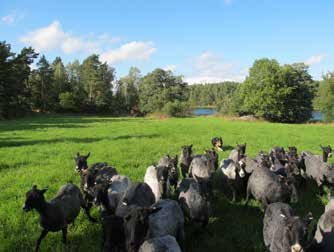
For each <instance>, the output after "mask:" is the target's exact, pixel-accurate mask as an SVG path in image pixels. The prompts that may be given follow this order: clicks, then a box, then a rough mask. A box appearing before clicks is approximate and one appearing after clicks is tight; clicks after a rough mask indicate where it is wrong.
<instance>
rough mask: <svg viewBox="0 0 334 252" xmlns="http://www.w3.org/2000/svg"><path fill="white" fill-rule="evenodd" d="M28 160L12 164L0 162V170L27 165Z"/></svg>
mask: <svg viewBox="0 0 334 252" xmlns="http://www.w3.org/2000/svg"><path fill="white" fill-rule="evenodd" d="M28 164H29V163H28V162H26V161H25V162H22V163H14V164H6V163H0V172H1V171H5V170H8V169H18V168H21V167H23V166H26V165H28Z"/></svg>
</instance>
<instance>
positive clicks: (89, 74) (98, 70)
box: [80, 54, 115, 112]
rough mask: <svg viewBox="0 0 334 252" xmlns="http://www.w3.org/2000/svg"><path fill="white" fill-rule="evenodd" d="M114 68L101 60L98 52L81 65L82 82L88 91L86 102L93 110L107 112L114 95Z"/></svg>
mask: <svg viewBox="0 0 334 252" xmlns="http://www.w3.org/2000/svg"><path fill="white" fill-rule="evenodd" d="M114 72H115V70H114V68H112V67H109V66H108V65H107V64H106V63H102V62H100V61H99V57H98V55H96V54H93V55H91V56H89V57H88V58H87V59H85V60H84V61H83V63H82V65H81V67H80V82H81V83H82V85H83V88H84V91H85V92H86V93H87V95H88V97H87V98H86V103H87V105H88V107H89V110H91V111H92V112H96V111H99V112H106V111H107V110H108V108H109V104H110V102H111V97H112V81H113V80H114Z"/></svg>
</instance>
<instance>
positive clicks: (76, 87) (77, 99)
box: [65, 60, 88, 112]
mask: <svg viewBox="0 0 334 252" xmlns="http://www.w3.org/2000/svg"><path fill="white" fill-rule="evenodd" d="M65 70H66V76H67V78H68V88H69V92H70V93H71V94H72V97H73V99H74V104H75V108H73V110H74V111H77V112H84V109H85V103H86V100H87V97H88V95H87V93H86V91H85V89H84V87H83V84H82V82H81V81H80V79H81V78H80V72H81V66H80V62H79V61H78V60H75V61H73V62H72V63H68V64H67V65H66V68H65Z"/></svg>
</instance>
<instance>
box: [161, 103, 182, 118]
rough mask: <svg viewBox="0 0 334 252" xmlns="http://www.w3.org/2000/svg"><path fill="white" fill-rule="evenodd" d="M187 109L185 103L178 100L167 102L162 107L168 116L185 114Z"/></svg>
mask: <svg viewBox="0 0 334 252" xmlns="http://www.w3.org/2000/svg"><path fill="white" fill-rule="evenodd" d="M187 110H188V105H187V103H185V102H180V101H174V102H167V103H166V104H165V106H164V107H163V112H164V113H165V114H166V115H168V116H176V117H177V116H185V115H186V114H187Z"/></svg>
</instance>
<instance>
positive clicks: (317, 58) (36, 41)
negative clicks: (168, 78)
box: [0, 0, 334, 83]
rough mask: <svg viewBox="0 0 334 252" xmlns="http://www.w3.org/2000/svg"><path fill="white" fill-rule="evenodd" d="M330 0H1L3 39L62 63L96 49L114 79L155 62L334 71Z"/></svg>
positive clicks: (216, 76)
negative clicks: (263, 61)
mask: <svg viewBox="0 0 334 252" xmlns="http://www.w3.org/2000/svg"><path fill="white" fill-rule="evenodd" d="M333 11H334V1H330V0H327V1H321V0H320V1H314V0H310V1H301V0H294V1H291V0H290V1H277V0H276V1H274V0H207V1H188V0H183V1H182V0H179V1H174V0H173V1H171V0H169V1H161V0H155V1H151V0H132V1H130V0H113V1H63V0H57V1H39V0H27V1H15V0H8V1H7V0H1V2H0V39H1V40H6V41H7V42H8V43H10V44H11V45H12V47H13V50H14V51H19V50H20V49H21V48H22V47H24V46H28V45H31V46H33V48H35V49H36V50H37V51H38V52H40V53H43V54H45V55H46V56H47V58H48V59H49V60H51V61H52V60H53V59H54V58H55V57H56V56H61V57H62V59H63V60H64V62H65V63H68V62H70V61H73V60H74V59H79V60H83V59H84V58H85V57H87V56H88V55H90V54H92V53H98V54H99V55H100V58H101V59H102V60H103V61H107V62H108V63H109V64H110V65H112V66H114V67H115V68H116V74H117V77H118V78H119V77H120V76H122V75H125V74H126V73H127V72H128V69H129V67H130V66H137V67H139V68H140V69H141V71H142V73H143V74H145V73H147V72H149V71H152V70H153V69H154V68H156V67H161V68H165V69H170V70H172V71H174V72H175V74H182V75H184V77H185V80H186V81H188V82H190V83H194V82H217V81H223V80H236V81H241V80H243V79H244V77H245V76H246V75H247V73H248V69H249V67H250V66H251V65H252V64H253V62H254V60H255V59H259V58H263V57H267V58H275V59H277V60H278V61H279V62H280V63H281V64H285V63H294V62H305V63H307V64H308V65H310V73H311V74H312V75H313V77H314V78H315V79H320V78H321V75H322V73H325V72H327V71H334V60H333V57H334V47H333V42H334V33H333V32H332V29H333V27H334V19H333Z"/></svg>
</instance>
